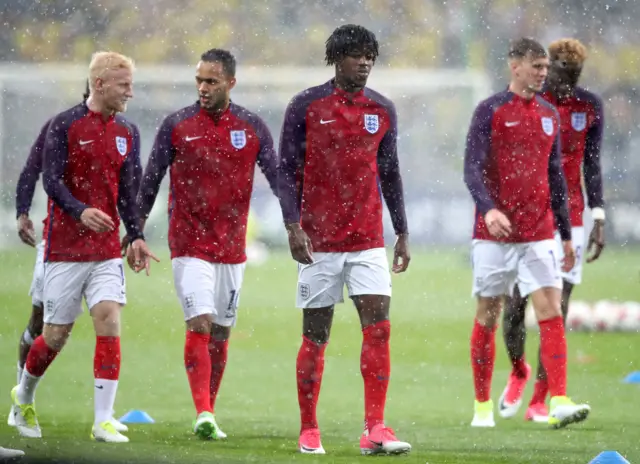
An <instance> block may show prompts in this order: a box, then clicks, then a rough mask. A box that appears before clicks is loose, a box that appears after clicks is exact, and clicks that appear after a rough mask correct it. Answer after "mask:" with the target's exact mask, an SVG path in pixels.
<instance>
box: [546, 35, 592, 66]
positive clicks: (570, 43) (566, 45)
mask: <svg viewBox="0 0 640 464" xmlns="http://www.w3.org/2000/svg"><path fill="white" fill-rule="evenodd" d="M560 57H562V58H563V60H565V61H567V62H568V63H571V64H575V65H582V64H583V63H584V62H585V60H586V59H587V47H585V46H584V44H583V43H582V42H580V41H579V40H578V39H559V40H556V41H554V42H552V43H551V44H550V45H549V58H550V59H551V61H555V60H557V59H559V58H560Z"/></svg>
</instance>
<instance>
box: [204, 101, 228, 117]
mask: <svg viewBox="0 0 640 464" xmlns="http://www.w3.org/2000/svg"><path fill="white" fill-rule="evenodd" d="M230 104H231V100H230V99H227V100H225V101H224V104H222V105H220V106H219V107H216V108H208V109H206V110H205V111H206V112H207V114H208V115H209V116H211V117H212V118H213V119H215V120H218V119H220V118H221V117H222V115H223V114H224V112H225V111H227V109H228V108H229V105H230Z"/></svg>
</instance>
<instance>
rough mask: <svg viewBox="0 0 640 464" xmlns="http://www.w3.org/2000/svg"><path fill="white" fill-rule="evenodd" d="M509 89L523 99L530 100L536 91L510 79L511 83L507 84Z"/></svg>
mask: <svg viewBox="0 0 640 464" xmlns="http://www.w3.org/2000/svg"><path fill="white" fill-rule="evenodd" d="M509 91H510V92H512V93H514V94H516V95H517V96H519V97H520V98H524V99H525V100H531V99H532V98H533V97H535V95H536V93H535V92H534V91H533V90H531V89H530V88H529V87H527V86H524V85H520V84H519V83H517V82H515V81H511V83H510V84H509Z"/></svg>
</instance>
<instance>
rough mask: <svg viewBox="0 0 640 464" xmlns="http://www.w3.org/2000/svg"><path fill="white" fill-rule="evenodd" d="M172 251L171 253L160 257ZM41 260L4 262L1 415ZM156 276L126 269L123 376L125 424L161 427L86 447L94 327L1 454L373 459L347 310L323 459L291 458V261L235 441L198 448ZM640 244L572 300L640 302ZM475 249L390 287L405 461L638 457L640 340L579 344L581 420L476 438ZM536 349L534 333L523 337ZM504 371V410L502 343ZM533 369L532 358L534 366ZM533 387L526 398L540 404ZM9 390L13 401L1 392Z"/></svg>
mask: <svg viewBox="0 0 640 464" xmlns="http://www.w3.org/2000/svg"><path fill="white" fill-rule="evenodd" d="M161 248H163V246H162V245H157V246H155V249H161ZM34 258H35V254H34V252H32V251H30V250H27V249H18V250H12V251H4V252H0V262H1V263H2V266H1V267H0V282H1V284H0V288H1V291H0V304H1V307H2V313H1V315H0V325H1V326H2V330H1V332H0V353H1V355H2V357H1V359H2V360H3V367H2V375H1V376H0V378H1V380H0V394H2V395H4V398H5V403H4V404H5V406H6V407H5V409H6V412H7V413H8V411H9V406H10V398H9V391H10V389H11V387H12V386H13V385H14V383H15V362H16V361H15V360H16V353H17V345H18V338H19V336H20V334H21V332H22V331H23V330H24V327H25V324H26V322H27V320H28V314H29V309H30V302H29V298H28V296H26V293H27V291H28V288H29V284H30V280H31V272H32V266H33V261H34ZM162 258H163V260H162V262H161V263H160V264H158V265H155V266H154V268H153V270H152V276H151V277H150V278H147V277H145V276H142V275H133V274H131V273H129V274H128V275H127V278H128V292H127V293H128V299H129V304H128V306H127V307H126V308H125V311H124V314H123V331H122V332H123V333H122V350H123V352H122V358H123V362H122V370H121V375H120V388H119V392H118V398H117V401H116V409H117V413H118V415H121V414H124V413H125V412H126V411H128V410H130V409H141V410H144V411H147V412H148V413H149V414H150V415H151V416H152V417H153V418H154V419H155V420H156V423H155V424H151V425H132V426H131V427H130V428H131V431H130V432H129V434H128V436H129V438H130V439H131V443H129V444H125V445H109V444H96V443H94V442H92V441H90V440H89V432H90V426H91V422H92V417H93V383H92V377H93V375H92V374H93V373H92V368H93V348H94V343H95V338H94V335H93V332H92V328H91V320H90V318H89V317H88V316H87V315H86V314H85V315H84V316H83V317H82V318H80V320H79V321H78V323H77V325H76V328H75V329H74V333H73V335H72V337H71V341H70V342H69V344H68V345H67V347H66V348H65V350H64V351H63V353H62V354H61V355H60V356H59V357H58V359H56V361H55V363H54V364H53V365H52V367H51V368H50V370H49V371H48V372H47V374H46V377H45V378H44V379H43V381H42V383H41V385H40V387H39V389H38V394H37V408H38V413H39V416H40V422H41V426H42V428H43V439H42V440H26V439H22V438H20V437H19V436H18V434H17V432H16V431H14V430H13V429H11V428H9V427H8V426H7V425H6V422H5V417H6V416H5V415H4V414H3V415H2V422H1V423H0V445H3V446H11V447H17V448H22V449H25V450H26V451H27V453H28V455H29V456H31V457H33V458H36V459H39V458H46V459H72V460H79V459H83V460H91V461H97V460H102V461H107V460H108V461H126V462H140V461H149V462H150V461H154V462H163V463H164V462H201V461H203V460H212V461H214V462H260V463H264V462H301V461H302V462H305V463H307V462H309V463H310V462H337V463H353V462H360V461H364V460H365V459H371V458H364V457H360V455H359V436H360V433H361V430H362V418H363V401H362V396H363V395H362V379H361V376H360V367H359V356H360V344H361V333H360V329H359V325H358V321H357V316H356V313H355V311H354V309H353V307H352V305H351V303H345V304H344V305H341V306H339V307H338V309H337V311H336V317H335V322H334V329H333V332H332V335H331V342H330V344H329V347H328V349H327V352H326V366H325V375H324V379H323V385H322V391H321V395H320V402H319V421H320V426H321V430H322V433H323V435H322V440H323V445H324V447H325V449H326V450H327V452H328V455H327V456H319V457H318V456H307V455H305V456H302V455H299V454H296V452H295V451H296V446H297V438H298V431H299V416H298V410H297V396H296V387H295V358H296V354H297V350H298V347H299V344H300V326H301V315H300V313H299V311H298V310H296V309H295V308H294V307H293V304H294V291H295V279H296V266H295V264H294V263H293V262H292V261H291V260H290V258H289V256H288V254H284V253H283V254H279V253H277V254H274V255H273V256H272V257H271V258H270V259H269V261H268V262H267V263H266V264H264V265H263V266H261V267H248V268H247V273H246V276H245V284H244V288H243V291H242V295H241V301H240V316H239V321H238V326H237V327H236V329H235V330H234V333H233V335H232V340H231V344H230V354H229V364H228V367H227V371H226V373H225V378H224V381H223V384H222V388H221V393H220V396H219V399H218V403H217V419H218V423H219V424H220V426H221V427H222V429H223V430H224V431H225V432H227V434H229V439H228V440H227V441H226V442H201V441H199V440H197V439H196V438H195V437H194V436H193V435H192V434H191V433H190V426H191V421H192V419H193V417H194V414H195V413H194V410H193V406H192V402H191V397H190V394H189V389H188V384H187V379H186V375H185V373H184V368H183V360H182V351H183V343H184V324H183V319H182V311H181V310H180V307H179V305H178V304H177V300H176V298H175V294H174V290H173V282H172V277H171V266H170V261H169V259H168V256H167V255H166V254H165V255H163V256H162ZM639 258H640V249H635V250H634V249H627V248H620V247H618V248H615V247H613V246H612V247H610V248H609V249H607V251H606V253H605V254H604V256H603V258H602V260H601V261H600V262H597V263H595V264H589V265H586V266H585V276H584V284H583V285H581V286H580V287H578V288H577V289H576V291H575V296H574V298H576V299H581V300H587V301H595V300H598V299H605V298H608V299H620V300H622V301H624V300H633V299H635V300H638V299H640V298H639V296H640V291H638V283H639V282H638V270H637V263H638V262H639V261H640V260H639ZM470 283H471V275H470V269H469V266H468V251H467V249H459V250H457V251H456V250H451V249H447V250H432V251H428V252H427V251H422V252H418V251H415V252H414V258H413V261H412V263H411V268H410V271H409V272H408V273H407V274H405V275H402V276H394V280H393V291H394V298H393V308H392V337H391V350H392V380H391V385H390V389H389V397H388V402H387V415H386V419H387V423H388V425H389V426H391V427H393V428H394V429H395V430H396V433H397V434H398V437H399V438H400V439H402V440H406V441H409V442H410V443H411V444H412V445H413V451H412V453H411V454H410V455H409V456H404V457H399V458H391V457H390V458H384V459H385V460H386V459H401V460H402V461H403V462H419V463H425V462H427V463H429V464H437V463H463V462H464V463H541V462H545V463H546V462H554V463H576V464H578V463H580V464H584V463H587V462H589V461H590V460H591V459H592V458H593V457H594V456H596V455H597V454H598V453H600V452H601V451H603V450H612V449H613V450H617V451H619V452H620V453H621V454H623V455H624V456H626V458H627V459H628V460H629V461H630V462H636V461H640V442H639V441H638V437H640V421H638V412H639V411H640V387H639V386H638V385H627V384H624V383H622V379H623V378H624V376H625V375H627V374H628V373H629V372H631V371H635V370H640V357H639V356H638V353H639V352H640V334H614V333H597V334H593V333H592V334H587V333H571V334H569V339H568V340H569V361H570V365H569V391H570V394H571V395H572V396H573V397H574V399H576V400H579V401H582V400H584V401H588V402H589V403H590V404H591V406H592V408H593V411H592V414H591V417H590V418H589V420H588V421H587V422H585V423H584V424H580V425H577V426H573V427H570V428H568V429H565V430H560V431H552V430H548V429H547V428H546V427H545V426H541V425H540V424H531V423H526V422H525V421H524V420H523V419H522V417H523V414H524V407H523V409H522V410H521V413H520V414H519V415H518V417H517V418H515V419H512V420H509V421H507V420H501V419H500V418H499V417H498V416H497V414H496V420H497V427H496V428H495V429H491V430H477V429H472V428H471V427H469V422H470V420H471V417H472V413H473V389H472V385H473V384H472V380H471V368H470V366H469V334H470V330H471V325H472V318H473V308H474V301H473V299H472V298H471V297H470ZM527 343H528V351H529V353H534V350H535V349H536V347H537V343H538V337H537V334H535V333H532V334H530V336H529V337H528V342H527ZM497 346H498V353H497V361H496V372H495V374H494V382H493V394H492V397H493V398H494V401H495V400H497V398H498V396H499V394H500V392H501V390H502V388H503V387H504V384H505V382H506V378H507V376H508V372H509V366H508V361H507V359H506V356H505V353H504V345H503V343H502V341H501V339H498V340H497ZM530 358H532V359H533V358H534V356H533V355H531V356H530ZM531 389H532V384H531V383H530V384H529V386H528V387H527V390H526V392H525V401H528V399H529V397H530V395H531ZM2 392H4V393H2Z"/></svg>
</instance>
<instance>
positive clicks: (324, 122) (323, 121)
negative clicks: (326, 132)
mask: <svg viewBox="0 0 640 464" xmlns="http://www.w3.org/2000/svg"><path fill="white" fill-rule="evenodd" d="M330 122H335V119H329V120H327V121H325V120H324V119H321V120H320V124H329V123H330Z"/></svg>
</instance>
